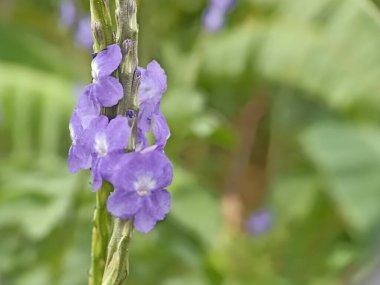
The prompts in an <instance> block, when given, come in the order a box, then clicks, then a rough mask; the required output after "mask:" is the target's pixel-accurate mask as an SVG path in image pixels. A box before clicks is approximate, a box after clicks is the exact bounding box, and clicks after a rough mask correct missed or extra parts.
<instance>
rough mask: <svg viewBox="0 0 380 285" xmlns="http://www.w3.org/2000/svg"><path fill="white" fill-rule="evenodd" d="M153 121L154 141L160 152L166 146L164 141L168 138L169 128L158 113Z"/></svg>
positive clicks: (162, 116)
mask: <svg viewBox="0 0 380 285" xmlns="http://www.w3.org/2000/svg"><path fill="white" fill-rule="evenodd" d="M153 118H154V121H153V134H154V138H155V140H156V145H157V146H158V147H159V148H160V149H161V150H162V149H163V148H164V146H165V145H166V141H167V140H168V139H169V137H170V130H169V126H168V124H167V123H166V120H165V117H164V115H163V114H162V113H161V112H159V113H158V114H157V115H155V116H154V117H153Z"/></svg>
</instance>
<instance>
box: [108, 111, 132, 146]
mask: <svg viewBox="0 0 380 285" xmlns="http://www.w3.org/2000/svg"><path fill="white" fill-rule="evenodd" d="M130 134H131V128H130V127H129V124H128V119H127V118H125V117H122V116H117V117H116V118H115V119H112V120H111V121H110V123H109V124H108V126H107V129H106V137H107V140H108V141H109V151H110V152H113V151H123V150H124V149H125V148H126V147H127V145H128V140H129V136H130Z"/></svg>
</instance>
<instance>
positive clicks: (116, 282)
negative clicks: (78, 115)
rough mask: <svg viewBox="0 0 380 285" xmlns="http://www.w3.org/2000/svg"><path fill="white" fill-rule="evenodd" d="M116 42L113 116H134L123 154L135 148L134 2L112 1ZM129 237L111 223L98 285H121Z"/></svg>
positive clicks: (126, 229) (129, 228) (121, 223)
mask: <svg viewBox="0 0 380 285" xmlns="http://www.w3.org/2000/svg"><path fill="white" fill-rule="evenodd" d="M116 23H117V35H116V41H117V43H118V44H119V45H120V47H121V51H122V54H123V58H122V62H121V65H120V68H119V80H120V82H121V84H122V85H123V89H124V96H123V99H122V100H121V101H120V102H119V105H118V109H117V113H118V114H120V115H124V116H125V115H126V112H127V111H128V110H131V111H133V112H134V116H130V117H129V120H130V125H131V128H132V134H131V137H130V139H129V142H128V146H127V149H126V151H127V152H131V151H134V150H135V148H136V136H137V117H138V88H139V85H140V74H139V72H137V66H138V56H137V42H138V25H137V3H136V0H116ZM132 233H133V220H126V221H125V220H120V219H115V223H114V228H113V232H112V237H111V240H110V242H109V245H108V255H107V263H106V269H105V272H104V276H103V283H102V285H121V284H122V283H123V282H124V280H125V279H126V278H127V276H128V273H129V261H128V248H129V243H130V240H131V237H132Z"/></svg>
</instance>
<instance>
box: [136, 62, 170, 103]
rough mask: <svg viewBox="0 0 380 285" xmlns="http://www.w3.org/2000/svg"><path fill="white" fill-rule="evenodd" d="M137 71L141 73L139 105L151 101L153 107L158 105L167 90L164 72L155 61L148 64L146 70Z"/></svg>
mask: <svg viewBox="0 0 380 285" xmlns="http://www.w3.org/2000/svg"><path fill="white" fill-rule="evenodd" d="M139 70H140V72H141V83H140V89H139V93H140V96H139V100H140V103H143V102H145V101H151V102H152V104H154V105H157V104H159V103H160V100H161V97H162V94H163V93H165V91H166V88H167V84H166V74H165V71H164V70H163V69H162V68H161V66H160V65H159V64H158V62H157V61H155V60H153V61H152V62H151V63H149V64H148V66H147V69H146V70H144V69H142V68H140V69H139Z"/></svg>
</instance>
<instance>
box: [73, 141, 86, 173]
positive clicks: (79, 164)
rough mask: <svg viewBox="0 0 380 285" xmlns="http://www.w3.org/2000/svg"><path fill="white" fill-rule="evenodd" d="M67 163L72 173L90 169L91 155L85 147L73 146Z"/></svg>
mask: <svg viewBox="0 0 380 285" xmlns="http://www.w3.org/2000/svg"><path fill="white" fill-rule="evenodd" d="M67 162H68V164H69V170H70V172H71V173H75V172H77V171H79V170H81V169H89V168H90V167H91V153H90V152H89V150H88V149H87V148H86V147H85V146H83V145H72V146H71V148H70V150H69V158H68V160H67Z"/></svg>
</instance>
